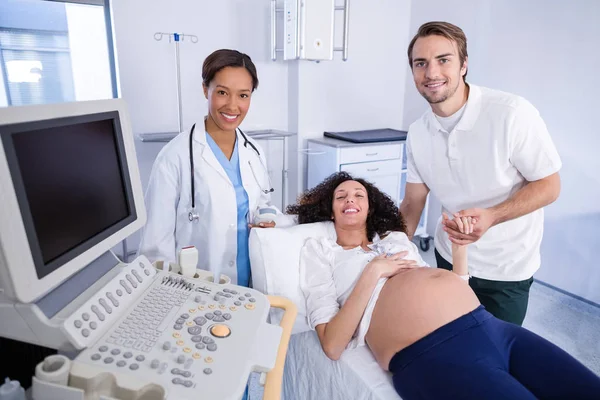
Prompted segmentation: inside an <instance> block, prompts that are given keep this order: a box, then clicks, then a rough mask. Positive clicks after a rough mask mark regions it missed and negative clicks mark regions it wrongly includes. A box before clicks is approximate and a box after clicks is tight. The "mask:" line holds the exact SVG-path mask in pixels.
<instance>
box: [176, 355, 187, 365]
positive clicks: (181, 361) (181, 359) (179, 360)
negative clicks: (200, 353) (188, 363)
mask: <svg viewBox="0 0 600 400" xmlns="http://www.w3.org/2000/svg"><path fill="white" fill-rule="evenodd" d="M184 362H185V356H184V355H183V354H180V355H179V356H177V364H183V363H184Z"/></svg>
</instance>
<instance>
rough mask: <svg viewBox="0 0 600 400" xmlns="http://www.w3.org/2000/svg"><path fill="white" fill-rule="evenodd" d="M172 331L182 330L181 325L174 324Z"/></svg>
mask: <svg viewBox="0 0 600 400" xmlns="http://www.w3.org/2000/svg"><path fill="white" fill-rule="evenodd" d="M173 329H175V330H176V331H180V330H182V329H183V325H177V324H175V325H173Z"/></svg>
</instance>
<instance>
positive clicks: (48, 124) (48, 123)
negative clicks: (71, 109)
mask: <svg viewBox="0 0 600 400" xmlns="http://www.w3.org/2000/svg"><path fill="white" fill-rule="evenodd" d="M106 120H110V121H111V123H112V126H113V130H114V133H113V137H114V140H115V144H116V152H117V158H118V160H119V172H120V174H121V178H122V182H123V186H124V187H123V190H124V191H125V196H126V198H125V200H126V202H127V208H128V215H127V216H126V217H125V218H122V219H120V220H119V221H117V222H116V223H114V224H112V225H111V226H109V227H107V228H106V229H105V230H103V231H101V232H100V233H98V234H96V235H94V236H92V237H90V238H88V239H87V240H85V241H83V242H81V243H80V244H78V245H76V246H75V247H72V248H71V249H69V250H67V251H66V252H65V253H63V254H61V255H59V256H58V257H55V258H54V259H52V260H50V261H49V262H48V263H45V262H44V258H43V255H42V250H41V246H40V243H39V239H38V237H37V232H36V229H35V225H34V222H33V215H32V214H31V209H30V207H29V201H28V199H27V194H26V190H25V183H24V182H23V176H22V174H21V168H20V166H19V160H18V157H17V152H16V148H15V143H14V136H15V135H18V134H25V135H26V134H28V133H33V132H36V131H39V130H41V129H52V128H58V127H61V126H69V125H75V124H80V123H86V122H97V121H106ZM0 140H2V143H3V146H4V153H5V155H6V160H7V162H8V167H9V170H10V173H11V177H12V180H13V186H14V189H15V192H16V195H17V201H18V202H19V208H20V212H21V218H22V219H23V224H24V226H25V232H26V233H27V239H28V241H29V248H30V250H31V254H32V257H33V263H34V265H35V268H36V273H37V277H38V279H42V278H44V277H45V276H46V275H49V274H51V273H52V272H53V271H55V270H56V269H57V268H60V266H62V265H64V264H66V263H67V262H69V261H71V260H72V259H73V258H75V257H77V256H78V255H80V254H81V253H83V252H85V251H87V250H89V249H90V248H92V247H93V246H95V245H96V244H98V243H100V242H102V241H103V240H104V239H106V238H107V237H109V236H110V235H112V234H114V233H115V232H117V231H119V230H120V229H122V228H123V227H125V226H127V225H129V224H130V223H131V222H133V221H135V219H136V218H137V213H136V210H135V204H134V200H133V191H132V189H131V179H130V177H129V173H128V171H129V169H128V166H127V158H126V155H125V144H124V142H123V133H122V130H121V122H120V117H119V113H118V112H117V111H107V112H101V113H97V114H87V115H77V116H70V117H64V118H55V119H50V120H38V121H29V122H22V123H18V124H12V125H1V126H0Z"/></svg>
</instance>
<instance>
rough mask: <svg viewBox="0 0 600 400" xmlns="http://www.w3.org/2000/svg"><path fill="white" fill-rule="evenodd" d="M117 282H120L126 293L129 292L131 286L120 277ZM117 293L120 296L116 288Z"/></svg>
mask: <svg viewBox="0 0 600 400" xmlns="http://www.w3.org/2000/svg"><path fill="white" fill-rule="evenodd" d="M119 283H120V284H121V286H123V289H125V291H126V292H127V294H131V288H130V287H129V286H128V285H127V282H125V281H124V280H123V279H121V280H120V281H119ZM121 293H123V292H121ZM117 294H118V295H119V296H120V294H119V291H118V290H117Z"/></svg>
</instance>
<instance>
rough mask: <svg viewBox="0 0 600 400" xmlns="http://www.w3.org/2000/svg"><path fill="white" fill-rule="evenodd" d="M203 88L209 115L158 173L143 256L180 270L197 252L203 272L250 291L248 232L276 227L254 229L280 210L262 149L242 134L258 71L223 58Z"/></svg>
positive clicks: (166, 156) (208, 68)
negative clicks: (262, 214) (187, 254)
mask: <svg viewBox="0 0 600 400" xmlns="http://www.w3.org/2000/svg"><path fill="white" fill-rule="evenodd" d="M202 80H203V84H202V86H203V88H204V96H205V97H206V99H207V100H208V115H207V116H206V117H205V118H204V120H203V121H202V120H201V121H198V122H197V123H196V124H194V126H193V127H192V128H191V129H190V131H187V132H182V133H180V134H179V135H177V136H176V137H175V138H174V139H173V140H171V141H170V142H169V143H168V144H167V145H166V146H165V147H164V148H163V149H162V150H161V152H160V153H159V154H158V157H157V159H156V161H155V162H154V165H153V167H152V172H151V175H150V182H149V186H148V189H147V192H146V200H145V201H146V208H147V213H148V220H147V223H146V225H145V227H144V230H143V233H142V241H141V244H140V254H143V255H145V256H146V257H148V259H150V260H151V261H155V260H164V261H167V262H168V261H171V262H176V261H177V260H176V254H177V252H178V250H180V249H181V248H182V247H185V246H189V245H194V246H196V248H197V249H198V256H199V257H198V268H202V269H207V270H211V271H213V272H215V273H216V272H217V271H220V273H224V274H226V275H228V276H229V277H230V278H231V281H232V283H234V284H238V285H241V286H249V283H250V259H249V254H248V235H249V229H250V228H251V227H252V226H260V227H273V226H275V222H267V223H261V224H260V225H253V221H254V215H255V213H256V212H257V210H258V209H259V208H261V207H265V206H268V207H269V208H274V207H273V206H271V205H270V200H271V192H272V191H273V188H272V187H271V183H270V180H269V176H268V172H267V168H266V161H265V157H264V153H263V151H262V148H261V147H260V146H259V145H258V144H257V143H256V142H255V141H253V140H252V139H251V138H249V137H247V136H246V134H244V133H243V132H242V131H241V130H240V129H239V128H238V127H239V125H240V124H241V123H242V121H243V120H244V117H245V116H246V113H247V112H248V108H249V107H250V99H251V97H252V93H253V92H254V90H255V89H256V87H257V86H258V77H257V74H256V67H255V66H254V64H253V63H252V60H251V59H250V57H248V56H247V55H246V54H242V53H240V52H238V51H235V50H217V51H215V52H214V53H212V54H211V55H209V56H208V57H207V58H206V60H205V61H204V65H203V67H202ZM192 171H193V174H192ZM274 209H275V208H274ZM275 210H277V209H275ZM277 214H281V213H280V212H279V211H278V210H277Z"/></svg>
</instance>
